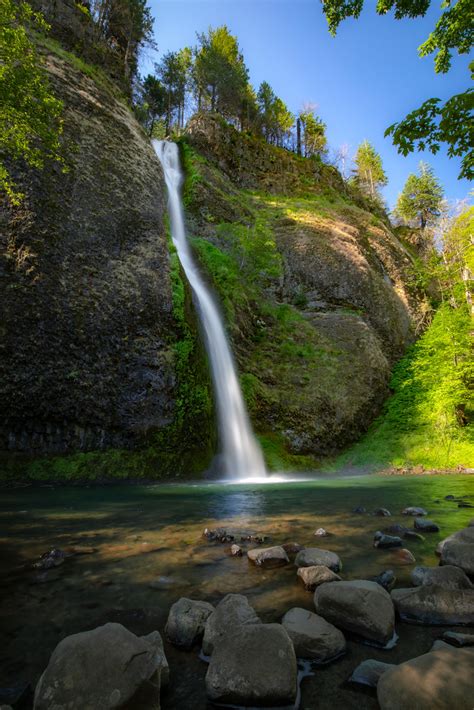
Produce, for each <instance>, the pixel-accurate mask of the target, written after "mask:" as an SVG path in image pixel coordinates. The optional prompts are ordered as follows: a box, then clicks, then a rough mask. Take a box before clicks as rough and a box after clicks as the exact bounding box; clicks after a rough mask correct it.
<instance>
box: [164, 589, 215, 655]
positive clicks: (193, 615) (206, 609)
mask: <svg viewBox="0 0 474 710" xmlns="http://www.w3.org/2000/svg"><path fill="white" fill-rule="evenodd" d="M213 611H214V607H213V606H212V604H209V603H208V602H202V601H197V600H195V599H187V598H186V597H181V599H179V600H178V601H177V602H175V603H174V604H173V606H172V607H171V609H170V612H169V614H168V621H167V622H166V626H165V634H166V638H167V639H168V641H171V643H172V644H174V645H175V646H179V647H180V648H186V649H190V648H192V647H193V646H194V644H195V643H197V642H198V641H200V640H201V639H202V637H203V634H204V627H205V625H206V621H207V620H208V618H209V616H210V615H211V614H212V612H213Z"/></svg>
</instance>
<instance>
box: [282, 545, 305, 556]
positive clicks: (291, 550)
mask: <svg viewBox="0 0 474 710" xmlns="http://www.w3.org/2000/svg"><path fill="white" fill-rule="evenodd" d="M282 548H283V549H284V550H285V552H286V554H287V555H297V554H298V552H300V551H301V550H304V545H300V544H299V542H285V543H283V545H282Z"/></svg>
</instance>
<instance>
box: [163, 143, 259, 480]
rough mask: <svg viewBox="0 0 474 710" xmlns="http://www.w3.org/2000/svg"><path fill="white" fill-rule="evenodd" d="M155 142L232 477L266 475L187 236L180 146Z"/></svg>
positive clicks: (226, 345) (218, 322) (218, 319)
mask: <svg viewBox="0 0 474 710" xmlns="http://www.w3.org/2000/svg"><path fill="white" fill-rule="evenodd" d="M152 143H153V148H154V150H155V153H156V155H157V156H158V159H159V160H160V162H161V165H162V166H163V172H164V175H165V181H166V185H167V188H168V211H169V216H170V222H171V235H172V238H173V244H174V245H175V247H176V251H177V252H178V257H179V260H180V262H181V265H182V267H183V269H184V272H185V274H186V276H187V279H188V281H189V283H190V285H191V288H192V291H193V294H194V298H195V302H196V305H197V310H198V314H199V318H200V320H201V324H202V327H203V330H204V334H205V343H206V349H207V352H208V355H209V361H210V365H211V372H212V380H213V384H214V393H215V399H216V403H217V416H218V425H219V436H220V445H221V449H222V455H223V460H224V472H225V475H226V476H228V477H230V478H237V479H245V478H259V477H262V476H265V475H266V471H265V464H264V461H263V455H262V452H261V450H260V447H259V445H258V443H257V441H256V439H255V437H254V434H253V432H252V428H251V425H250V421H249V418H248V415H247V411H246V409H245V404H244V400H243V397H242V392H241V389H240V384H239V380H238V377H237V372H236V369H235V364H234V360H233V357H232V353H231V351H230V347H229V343H228V342H227V338H226V334H225V331H224V325H223V323H222V319H221V316H220V313H219V310H218V308H217V306H216V304H215V302H214V300H213V297H212V294H211V293H210V291H209V289H208V287H207V286H206V284H205V283H204V281H203V279H202V276H201V274H200V272H199V269H198V268H197V265H196V263H195V261H194V258H193V255H192V253H191V249H190V247H189V244H188V241H187V238H186V230H185V226H184V214H183V207H182V203H181V195H180V187H181V185H182V182H183V174H182V172H181V166H180V162H179V152H178V146H177V145H176V144H175V143H170V142H169V141H158V140H153V141H152Z"/></svg>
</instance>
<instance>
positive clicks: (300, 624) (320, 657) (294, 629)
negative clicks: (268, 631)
mask: <svg viewBox="0 0 474 710" xmlns="http://www.w3.org/2000/svg"><path fill="white" fill-rule="evenodd" d="M281 623H282V625H283V627H284V628H285V629H286V631H287V632H288V636H289V637H290V639H291V641H292V643H293V646H294V648H295V653H296V656H297V657H298V658H311V659H312V660H314V661H316V662H317V663H329V662H330V661H332V660H334V659H335V658H338V657H339V656H340V655H341V654H343V653H344V652H345V650H346V639H345V638H344V634H342V633H341V631H339V629H336V627H335V626H333V625H332V624H329V623H328V622H327V621H326V620H325V619H323V617H322V616H318V615H317V614H313V612H311V611H307V609H300V608H299V607H294V608H293V609H290V610H289V611H287V612H286V614H285V616H284V617H283V619H282V622H281Z"/></svg>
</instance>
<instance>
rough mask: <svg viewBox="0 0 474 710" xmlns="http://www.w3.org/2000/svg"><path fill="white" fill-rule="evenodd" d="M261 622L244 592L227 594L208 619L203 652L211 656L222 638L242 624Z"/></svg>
mask: <svg viewBox="0 0 474 710" xmlns="http://www.w3.org/2000/svg"><path fill="white" fill-rule="evenodd" d="M261 623H262V622H261V621H260V619H259V618H258V616H257V613H256V612H255V609H253V608H252V607H251V606H250V604H249V603H248V601H247V598H246V597H244V596H243V595H242V594H227V596H225V597H224V599H222V601H220V602H219V604H218V605H217V606H216V608H215V610H214V611H213V612H212V614H210V616H209V618H208V619H207V622H206V626H205V629H204V638H203V641H202V650H203V653H204V654H205V655H206V656H210V655H211V654H212V653H213V651H214V649H215V647H216V646H217V645H218V644H219V642H220V641H221V640H222V639H225V638H226V637H227V636H228V635H229V634H230V633H232V632H234V631H238V630H240V628H241V627H242V626H248V625H253V624H261Z"/></svg>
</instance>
